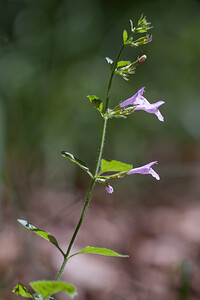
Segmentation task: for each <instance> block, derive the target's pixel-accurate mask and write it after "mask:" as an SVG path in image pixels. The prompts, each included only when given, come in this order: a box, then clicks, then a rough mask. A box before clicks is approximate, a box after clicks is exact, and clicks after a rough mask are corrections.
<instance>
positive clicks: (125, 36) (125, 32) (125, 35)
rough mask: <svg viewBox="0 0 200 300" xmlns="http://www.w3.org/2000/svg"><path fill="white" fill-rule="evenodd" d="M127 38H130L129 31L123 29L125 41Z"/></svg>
mask: <svg viewBox="0 0 200 300" xmlns="http://www.w3.org/2000/svg"><path fill="white" fill-rule="evenodd" d="M127 38H128V33H127V31H126V30H124V31H123V41H124V43H125V42H126V40H127Z"/></svg>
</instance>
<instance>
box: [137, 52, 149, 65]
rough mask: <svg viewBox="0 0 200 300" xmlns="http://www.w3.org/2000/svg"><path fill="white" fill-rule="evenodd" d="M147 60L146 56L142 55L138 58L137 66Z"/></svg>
mask: <svg viewBox="0 0 200 300" xmlns="http://www.w3.org/2000/svg"><path fill="white" fill-rule="evenodd" d="M146 59H147V56H146V55H145V54H144V55H142V56H141V57H140V58H139V64H141V63H142V62H143V61H145V60H146Z"/></svg>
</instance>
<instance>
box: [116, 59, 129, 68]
mask: <svg viewBox="0 0 200 300" xmlns="http://www.w3.org/2000/svg"><path fill="white" fill-rule="evenodd" d="M130 64H131V61H130V60H122V61H119V62H118V63H117V68H123V67H126V66H130Z"/></svg>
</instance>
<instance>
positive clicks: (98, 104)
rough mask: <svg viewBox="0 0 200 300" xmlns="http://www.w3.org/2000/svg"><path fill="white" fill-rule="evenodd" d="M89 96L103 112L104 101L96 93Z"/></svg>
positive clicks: (94, 104)
mask: <svg viewBox="0 0 200 300" xmlns="http://www.w3.org/2000/svg"><path fill="white" fill-rule="evenodd" d="M87 97H88V98H89V100H90V102H91V103H92V105H93V106H94V107H95V108H96V109H97V110H98V111H99V112H100V113H101V111H102V108H103V101H102V100H101V99H100V98H98V97H97V96H95V95H88V96H87Z"/></svg>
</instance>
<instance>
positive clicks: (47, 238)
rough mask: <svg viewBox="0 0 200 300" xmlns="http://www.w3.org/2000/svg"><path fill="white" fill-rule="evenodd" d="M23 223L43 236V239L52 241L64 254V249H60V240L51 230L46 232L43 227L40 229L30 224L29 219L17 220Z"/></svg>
mask: <svg viewBox="0 0 200 300" xmlns="http://www.w3.org/2000/svg"><path fill="white" fill-rule="evenodd" d="M17 221H18V222H19V223H20V224H21V225H23V226H24V227H25V228H27V229H29V230H31V231H33V232H34V233H36V234H37V235H39V236H41V237H42V238H43V239H45V240H47V241H49V242H50V243H52V244H53V245H55V246H56V247H57V248H58V249H59V250H60V251H61V252H62V254H63V251H62V250H61V249H60V247H59V245H58V242H57V240H56V238H55V237H54V236H53V235H51V234H50V233H49V232H46V231H44V230H42V229H39V228H37V227H35V226H34V225H32V224H30V223H29V222H28V221H26V220H20V219H18V220H17Z"/></svg>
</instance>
